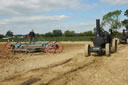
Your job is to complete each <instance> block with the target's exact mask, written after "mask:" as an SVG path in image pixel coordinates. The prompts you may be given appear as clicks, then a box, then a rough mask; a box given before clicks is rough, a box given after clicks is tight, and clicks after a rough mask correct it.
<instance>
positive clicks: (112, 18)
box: [101, 10, 122, 30]
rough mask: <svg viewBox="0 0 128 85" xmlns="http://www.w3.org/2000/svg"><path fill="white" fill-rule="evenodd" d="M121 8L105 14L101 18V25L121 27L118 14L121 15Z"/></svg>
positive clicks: (113, 27)
mask: <svg viewBox="0 0 128 85" xmlns="http://www.w3.org/2000/svg"><path fill="white" fill-rule="evenodd" d="M121 12H122V11H121V10H116V11H113V12H109V13H107V14H105V15H104V16H103V18H102V24H101V26H102V27H106V26H107V27H109V28H112V29H114V30H117V29H119V28H121V22H120V20H119V16H120V15H121Z"/></svg>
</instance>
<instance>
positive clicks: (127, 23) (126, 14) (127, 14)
mask: <svg viewBox="0 0 128 85" xmlns="http://www.w3.org/2000/svg"><path fill="white" fill-rule="evenodd" d="M124 15H125V16H126V17H128V9H127V10H126V11H125V13H124ZM122 24H123V25H124V26H125V27H126V29H127V30H128V19H124V20H123V21H122Z"/></svg>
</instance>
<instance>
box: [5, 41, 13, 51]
mask: <svg viewBox="0 0 128 85" xmlns="http://www.w3.org/2000/svg"><path fill="white" fill-rule="evenodd" d="M11 51H12V44H11V43H6V44H5V52H8V53H9V52H11Z"/></svg>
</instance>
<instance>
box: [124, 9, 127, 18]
mask: <svg viewBox="0 0 128 85" xmlns="http://www.w3.org/2000/svg"><path fill="white" fill-rule="evenodd" d="M124 15H125V16H126V17H128V9H127V10H126V11H125V13H124Z"/></svg>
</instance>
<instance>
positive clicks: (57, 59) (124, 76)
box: [0, 42, 128, 85]
mask: <svg viewBox="0 0 128 85" xmlns="http://www.w3.org/2000/svg"><path fill="white" fill-rule="evenodd" d="M85 44H92V43H91V42H63V46H64V50H63V52H62V53H60V54H54V55H48V54H46V53H43V52H40V53H28V54H26V53H16V54H15V55H14V54H13V53H6V52H5V51H4V46H5V43H0V85H128V45H127V44H126V45H119V46H118V51H117V52H116V53H113V54H112V55H111V56H110V57H107V56H94V55H92V56H90V57H84V45H85Z"/></svg>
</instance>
